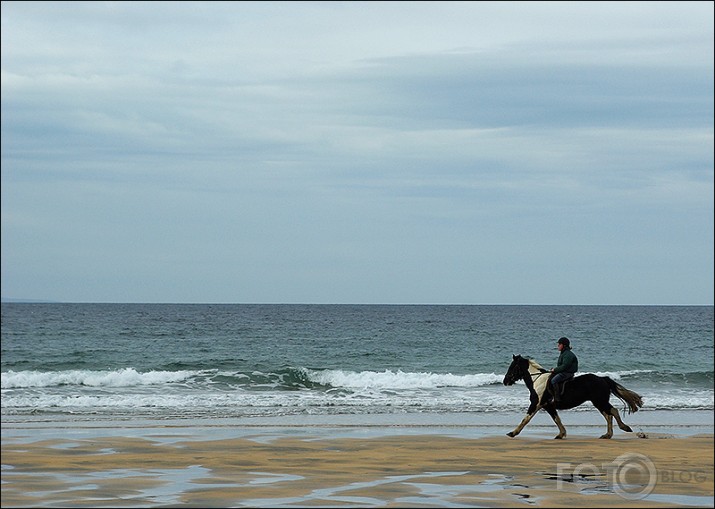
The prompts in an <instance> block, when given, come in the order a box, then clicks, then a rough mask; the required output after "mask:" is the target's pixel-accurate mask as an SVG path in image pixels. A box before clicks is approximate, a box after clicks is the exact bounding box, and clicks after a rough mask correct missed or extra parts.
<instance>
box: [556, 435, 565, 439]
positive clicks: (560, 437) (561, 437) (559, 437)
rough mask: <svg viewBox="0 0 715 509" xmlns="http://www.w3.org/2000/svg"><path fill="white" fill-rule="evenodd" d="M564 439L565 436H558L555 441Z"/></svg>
mask: <svg viewBox="0 0 715 509" xmlns="http://www.w3.org/2000/svg"><path fill="white" fill-rule="evenodd" d="M563 438H564V436H563V435H556V436H555V437H554V440H561V439H563Z"/></svg>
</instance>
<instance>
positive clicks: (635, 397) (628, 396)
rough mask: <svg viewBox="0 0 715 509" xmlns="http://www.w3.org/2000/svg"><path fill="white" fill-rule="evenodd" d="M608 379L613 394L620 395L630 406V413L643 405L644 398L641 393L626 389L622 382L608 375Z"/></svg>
mask: <svg viewBox="0 0 715 509" xmlns="http://www.w3.org/2000/svg"><path fill="white" fill-rule="evenodd" d="M606 380H607V381H608V387H609V388H610V389H611V394H613V395H614V396H616V397H618V398H619V399H620V400H621V401H623V402H624V403H625V404H626V405H627V406H628V413H629V414H632V413H633V412H637V411H638V409H639V408H641V407H642V406H643V398H641V396H640V394H638V393H635V392H633V391H631V390H628V389H626V388H625V387H623V386H622V385H621V384H619V383H618V382H614V381H613V380H611V379H610V378H608V377H606Z"/></svg>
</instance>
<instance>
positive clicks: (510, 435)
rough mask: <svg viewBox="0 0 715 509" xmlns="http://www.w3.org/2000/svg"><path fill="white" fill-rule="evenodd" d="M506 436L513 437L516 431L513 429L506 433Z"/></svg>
mask: <svg viewBox="0 0 715 509" xmlns="http://www.w3.org/2000/svg"><path fill="white" fill-rule="evenodd" d="M506 436H508V437H512V438H514V437H515V436H516V433H514V432H513V431H510V432H509V433H507V434H506Z"/></svg>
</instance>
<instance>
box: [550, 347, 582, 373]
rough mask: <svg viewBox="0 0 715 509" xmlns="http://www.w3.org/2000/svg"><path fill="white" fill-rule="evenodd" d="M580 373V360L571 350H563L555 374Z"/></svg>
mask: <svg viewBox="0 0 715 509" xmlns="http://www.w3.org/2000/svg"><path fill="white" fill-rule="evenodd" d="M577 371H578V359H577V358H576V354H574V353H573V352H572V351H571V350H570V349H568V348H564V349H563V350H561V355H559V360H558V362H557V363H556V367H555V368H554V373H576V372H577Z"/></svg>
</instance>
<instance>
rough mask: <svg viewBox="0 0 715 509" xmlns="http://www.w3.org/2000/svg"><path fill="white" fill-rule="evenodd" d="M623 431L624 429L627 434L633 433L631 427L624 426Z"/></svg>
mask: <svg viewBox="0 0 715 509" xmlns="http://www.w3.org/2000/svg"><path fill="white" fill-rule="evenodd" d="M621 429H622V430H623V431H625V432H626V433H633V430H632V429H631V427H630V426H624V427H622V428H621Z"/></svg>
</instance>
